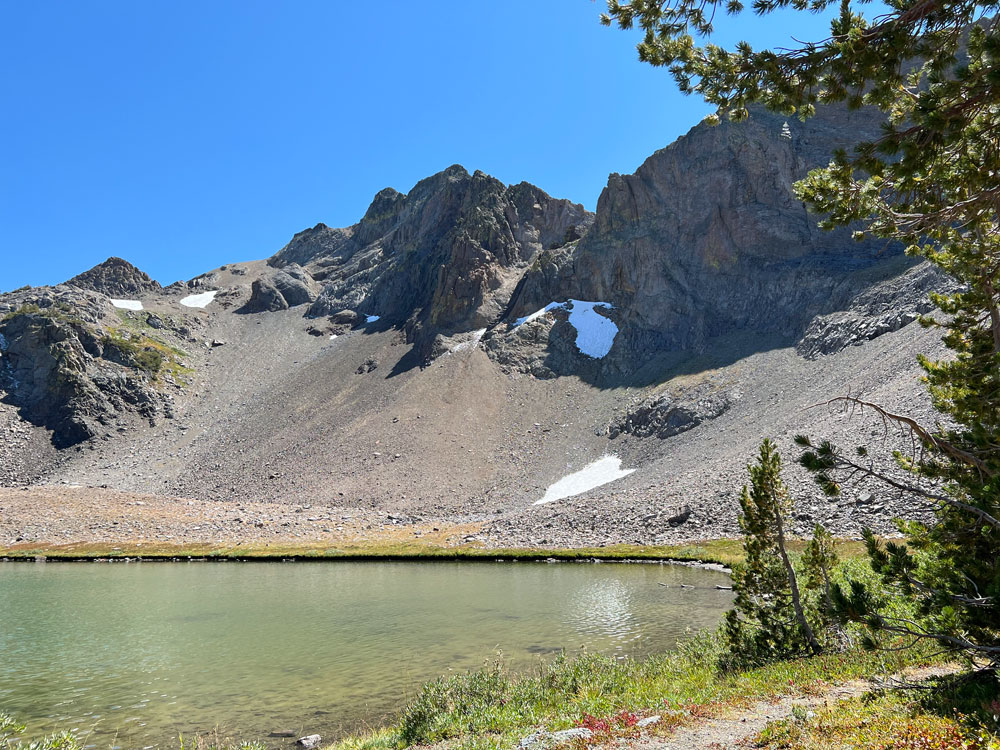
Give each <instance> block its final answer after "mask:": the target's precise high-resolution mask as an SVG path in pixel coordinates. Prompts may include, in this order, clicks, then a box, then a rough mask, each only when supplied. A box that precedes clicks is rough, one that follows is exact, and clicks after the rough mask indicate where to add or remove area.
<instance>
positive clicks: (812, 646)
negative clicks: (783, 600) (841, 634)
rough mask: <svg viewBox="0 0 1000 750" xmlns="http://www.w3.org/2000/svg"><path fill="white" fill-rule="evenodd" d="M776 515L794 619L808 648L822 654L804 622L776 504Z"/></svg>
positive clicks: (814, 637) (793, 571)
mask: <svg viewBox="0 0 1000 750" xmlns="http://www.w3.org/2000/svg"><path fill="white" fill-rule="evenodd" d="M776 510H777V513H775V518H776V519H777V524H778V552H779V554H780V555H781V561H782V562H783V563H784V564H785V572H787V573H788V587H789V588H790V589H791V591H792V607H793V608H794V609H795V619H797V620H798V621H799V626H800V627H801V628H802V632H803V633H805V635H806V640H807V641H808V642H809V648H810V649H812V652H813V653H814V654H821V653H823V647H822V646H820V645H819V641H817V640H816V636H815V635H814V634H813V631H812V628H811V627H809V621H808V620H806V613H805V611H804V610H803V609H802V598H801V597H800V596H799V582H798V579H796V577H795V568H793V567H792V561H791V560H789V559H788V553H787V552H786V551H785V523H784V520H783V519H782V518H781V508H780V506H778V505H777V504H776Z"/></svg>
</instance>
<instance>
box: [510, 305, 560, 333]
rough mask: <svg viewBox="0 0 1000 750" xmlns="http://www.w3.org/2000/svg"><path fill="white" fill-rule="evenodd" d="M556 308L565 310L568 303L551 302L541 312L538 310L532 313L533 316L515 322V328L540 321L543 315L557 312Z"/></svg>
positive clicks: (526, 316)
mask: <svg viewBox="0 0 1000 750" xmlns="http://www.w3.org/2000/svg"><path fill="white" fill-rule="evenodd" d="M556 308H562V309H565V308H566V303H565V302H550V303H549V304H547V305H546V306H545V307H543V308H542V309H541V310H536V311H535V312H533V313H531V315H525V316H524V317H523V318H518V319H517V320H515V321H514V326H515V327H516V326H520V325H524V324H525V323H530V322H532V321H533V320H538V319H539V318H540V317H542V316H543V315H545V313H547V312H548V311H549V310H555V309H556Z"/></svg>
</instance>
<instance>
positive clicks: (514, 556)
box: [0, 539, 864, 567]
mask: <svg viewBox="0 0 1000 750" xmlns="http://www.w3.org/2000/svg"><path fill="white" fill-rule="evenodd" d="M804 545H805V543H804V542H799V541H794V542H793V543H792V545H791V547H792V550H793V551H800V549H799V548H801V547H804ZM837 551H838V554H839V555H840V556H841V557H842V558H845V559H849V558H854V557H860V556H862V555H863V554H864V547H863V544H862V543H861V542H858V541H855V540H847V539H843V540H838V542H837ZM742 555H743V548H742V542H741V541H740V540H739V539H708V540H704V541H698V542H691V543H689V544H673V545H631V544H617V545H609V546H606V547H567V548H554V549H548V548H542V547H502V548H488V547H482V546H476V545H461V546H455V547H444V546H439V545H434V544H428V543H420V542H395V543H384V542H377V541H376V542H371V543H352V544H344V545H330V544H328V543H319V542H311V543H303V544H281V543H278V544H259V543H255V544H225V543H224V544H216V543H193V544H161V543H149V542H131V543H129V542H123V543H98V542H83V543H69V544H35V543H28V544H19V545H12V546H8V547H0V560H2V561H6V562H33V561H36V560H41V559H44V560H46V561H52V562H96V561H115V560H118V561H125V560H130V561H140V560H141V561H149V562H155V561H199V562H229V561H232V562H275V561H299V562H315V561H330V562H335V561H351V562H456V561H468V562H497V561H504V562H516V561H525V562H545V561H549V560H556V561H560V562H592V561H600V562H652V563H656V562H665V563H666V562H671V563H693V564H698V563H701V564H715V565H722V566H725V567H730V566H732V565H733V563H736V562H739V561H740V560H741V559H742Z"/></svg>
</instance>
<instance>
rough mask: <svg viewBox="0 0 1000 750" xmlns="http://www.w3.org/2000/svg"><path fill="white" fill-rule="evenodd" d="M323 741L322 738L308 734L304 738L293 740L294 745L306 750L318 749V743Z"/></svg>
mask: <svg viewBox="0 0 1000 750" xmlns="http://www.w3.org/2000/svg"><path fill="white" fill-rule="evenodd" d="M322 741H323V738H322V737H320V736H319V735H318V734H309V735H306V736H305V737H299V738H298V739H297V740H295V744H296V745H299V746H301V747H304V748H306V750H311V748H314V747H318V746H319V743H320V742H322Z"/></svg>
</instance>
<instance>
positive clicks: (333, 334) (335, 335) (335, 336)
mask: <svg viewBox="0 0 1000 750" xmlns="http://www.w3.org/2000/svg"><path fill="white" fill-rule="evenodd" d="M335 338H337V334H335V333H331V334H330V341H333V340H334V339H335Z"/></svg>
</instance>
